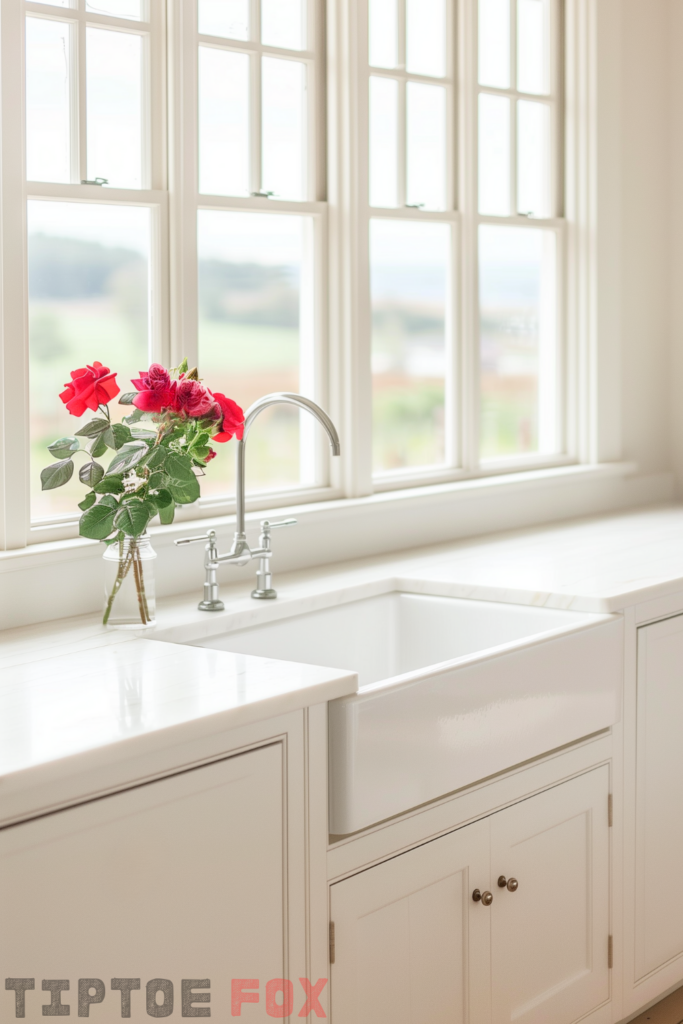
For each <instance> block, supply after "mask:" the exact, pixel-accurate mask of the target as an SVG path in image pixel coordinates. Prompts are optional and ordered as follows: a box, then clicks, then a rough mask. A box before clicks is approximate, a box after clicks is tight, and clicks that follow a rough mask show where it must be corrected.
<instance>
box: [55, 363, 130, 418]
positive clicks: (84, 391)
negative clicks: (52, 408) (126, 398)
mask: <svg viewBox="0 0 683 1024" xmlns="http://www.w3.org/2000/svg"><path fill="white" fill-rule="evenodd" d="M115 377H116V374H115V373H110V372H109V367H108V366H103V365H102V363H98V362H94V363H93V364H92V366H83V367H81V368H80V369H79V370H72V371H71V380H70V381H69V383H68V384H65V385H64V387H65V388H66V390H65V391H62V393H61V394H60V396H59V397H60V398H61V400H62V401H63V402H64V404H65V406H66V407H67V409H68V410H69V412H70V413H71V415H72V416H82V415H83V413H84V412H85V410H86V409H92V410H93V412H95V410H96V409H97V408H98V406H100V405H107V404H108V403H109V402H111V400H112V398H115V397H116V395H118V393H119V391H120V390H121V388H120V387H119V386H118V384H117V383H116V380H115V379H114V378H115Z"/></svg>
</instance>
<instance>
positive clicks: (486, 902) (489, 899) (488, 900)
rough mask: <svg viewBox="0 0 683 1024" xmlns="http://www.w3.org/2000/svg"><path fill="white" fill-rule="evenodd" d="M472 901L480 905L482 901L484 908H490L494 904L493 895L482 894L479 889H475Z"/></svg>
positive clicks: (488, 893) (489, 893)
mask: <svg viewBox="0 0 683 1024" xmlns="http://www.w3.org/2000/svg"><path fill="white" fill-rule="evenodd" d="M472 899H473V900H474V902H475V903H479V901H480V900H481V903H482V904H483V906H485V907H490V906H491V904H492V903H493V893H492V892H480V890H479V889H475V890H474V892H473V893H472Z"/></svg>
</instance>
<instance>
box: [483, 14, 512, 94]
mask: <svg viewBox="0 0 683 1024" xmlns="http://www.w3.org/2000/svg"><path fill="white" fill-rule="evenodd" d="M479 81H480V82H481V84H482V85H493V86H495V87H496V88H497V89H508V88H509V87H510V0H479Z"/></svg>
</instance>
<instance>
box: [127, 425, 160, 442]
mask: <svg viewBox="0 0 683 1024" xmlns="http://www.w3.org/2000/svg"><path fill="white" fill-rule="evenodd" d="M131 436H132V437H134V438H135V439H136V441H137V440H140V441H155V440H156V436H157V432H156V430H147V429H146V428H145V427H135V428H134V429H131Z"/></svg>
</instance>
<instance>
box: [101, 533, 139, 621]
mask: <svg viewBox="0 0 683 1024" xmlns="http://www.w3.org/2000/svg"><path fill="white" fill-rule="evenodd" d="M131 562H132V553H131V552H130V551H129V552H128V554H127V555H126V557H125V558H124V557H123V541H122V540H120V541H119V567H118V569H117V571H116V579H115V580H114V586H113V587H112V588H111V594H110V595H109V600H108V601H107V607H106V608H105V610H104V618H103V619H102V625H103V626H106V625H107V622H108V621H109V616H110V615H111V610H112V606H113V604H114V598H115V597H116V595H117V594H118V592H119V590H120V589H121V585H122V583H123V581H124V579H125V578H126V576H127V575H128V570H129V569H130V566H131Z"/></svg>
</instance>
